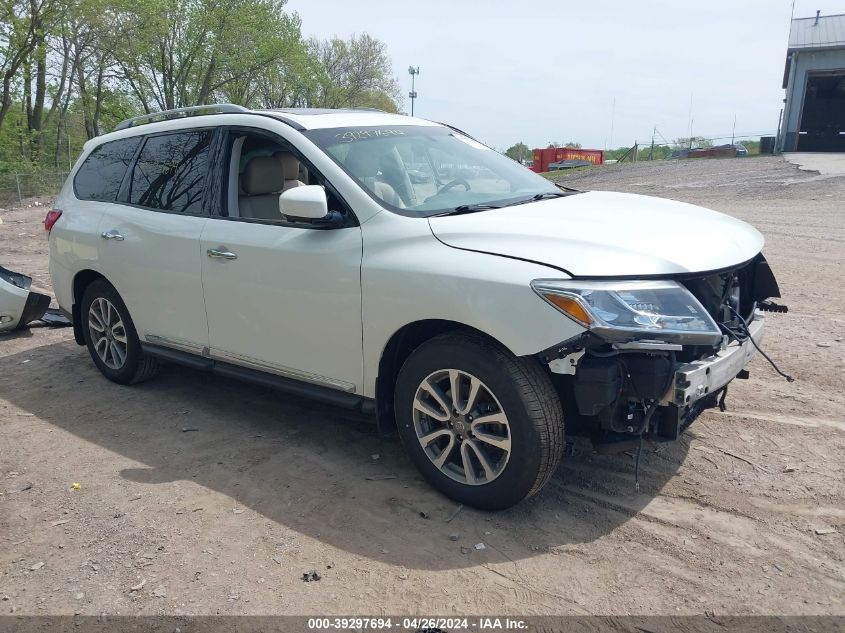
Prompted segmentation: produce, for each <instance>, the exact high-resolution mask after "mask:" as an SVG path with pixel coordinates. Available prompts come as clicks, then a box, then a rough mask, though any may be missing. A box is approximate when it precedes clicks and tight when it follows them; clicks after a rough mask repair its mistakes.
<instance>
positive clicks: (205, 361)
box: [141, 343, 375, 413]
mask: <svg viewBox="0 0 845 633" xmlns="http://www.w3.org/2000/svg"><path fill="white" fill-rule="evenodd" d="M141 349H142V350H143V351H144V353H145V354H149V355H150V356H154V357H155V358H160V359H161V360H166V361H170V362H173V363H178V364H180V365H185V366H187V367H191V368H193V369H199V370H203V371H210V372H212V373H214V374H218V375H220V376H226V377H229V378H235V379H237V380H243V381H245V382H251V383H253V384H257V385H263V386H265V387H271V388H272V389H277V390H279V391H283V392H285V393H289V394H292V395H296V396H301V397H305V398H311V399H313V400H319V401H321V402H325V403H327V404H331V405H334V406H338V407H343V408H347V409H358V410H360V411H362V412H364V413H370V412H372V411H374V410H375V404H374V401H373V399H372V398H365V397H363V396H360V395H356V394H351V393H345V392H343V391H337V390H336V389H331V388H330V387H323V386H321V385H314V384H311V383H308V382H303V381H300V380H294V379H293V378H286V377H284V376H277V375H276V374H270V373H267V372H262V371H258V370H255V369H249V368H247V367H241V366H240V365H233V364H231V363H224V362H222V361H219V360H214V359H212V358H206V357H204V356H198V355H197V354H191V353H190V352H183V351H181V350H176V349H171V348H169V347H161V346H159V345H150V344H147V343H142V344H141Z"/></svg>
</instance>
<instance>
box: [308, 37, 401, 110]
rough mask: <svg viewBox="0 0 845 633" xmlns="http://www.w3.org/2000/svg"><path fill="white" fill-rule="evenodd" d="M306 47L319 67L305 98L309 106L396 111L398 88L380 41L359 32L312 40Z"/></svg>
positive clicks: (398, 102)
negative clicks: (345, 38)
mask: <svg viewBox="0 0 845 633" xmlns="http://www.w3.org/2000/svg"><path fill="white" fill-rule="evenodd" d="M308 48H309V51H310V53H311V55H312V56H313V58H314V59H315V60H316V61H317V64H318V67H319V70H320V74H319V76H318V78H317V82H316V86H315V89H314V90H313V91H312V93H311V94H310V95H309V96H308V99H307V101H308V104H309V105H311V106H313V107H318V108H343V107H356V106H357V107H375V108H379V109H383V110H385V109H386V110H388V111H390V112H397V111H398V110H399V106H400V105H401V100H402V97H401V91H400V88H399V84H398V82H397V81H396V79H395V77H393V69H392V64H391V62H390V57H389V56H388V54H387V47H386V46H385V44H384V43H383V42H381V41H379V40H377V39H375V38H374V37H372V36H371V35H368V34H367V33H362V34H361V35H353V36H352V37H350V38H349V39H348V40H342V39H340V38H337V37H334V38H332V39H330V40H327V41H325V42H320V41H318V40H315V39H312V40H310V41H309V43H308Z"/></svg>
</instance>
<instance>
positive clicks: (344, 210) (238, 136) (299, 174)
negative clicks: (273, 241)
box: [225, 131, 355, 224]
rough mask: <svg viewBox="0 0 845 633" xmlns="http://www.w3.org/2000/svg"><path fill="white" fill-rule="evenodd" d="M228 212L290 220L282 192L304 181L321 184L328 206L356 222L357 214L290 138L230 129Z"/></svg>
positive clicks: (284, 221)
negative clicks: (302, 157)
mask: <svg viewBox="0 0 845 633" xmlns="http://www.w3.org/2000/svg"><path fill="white" fill-rule="evenodd" d="M228 142H229V143H230V153H229V156H230V158H229V161H228V165H227V167H228V176H227V177H226V178H225V182H226V183H228V184H227V188H228V193H227V195H226V205H225V206H226V212H225V215H227V216H228V217H230V218H244V219H249V220H263V221H265V222H276V223H284V224H287V223H291V222H292V220H291V218H286V217H284V216H283V215H282V213H281V211H280V210H279V196H280V195H281V194H282V193H283V192H285V191H288V190H289V189H292V188H295V187H302V186H304V185H321V186H322V187H323V188H324V189H325V191H326V198H327V202H328V208H329V210H330V211H336V212H338V213H340V214H341V215H343V216H344V217H346V218H347V220H348V222H351V223H354V221H355V220H354V216H352V214H351V213H350V212H349V211H348V207H347V205H346V204H345V203H344V202H343V201H342V200H341V199H340V197H339V196H338V195H337V192H336V191H335V190H334V188H333V187H332V186H331V185H330V183H328V182H327V181H326V180H325V179H324V178H323V177H322V176H321V175H320V174H318V173H316V172H315V171H312V170H311V169H309V167H308V165H306V164H305V163H304V162H302V161H301V160H300V156H299V155H298V154H297V152H296V151H295V150H294V149H293V147H292V146H291V145H290V144H289V143H288V142H287V141H284V140H282V139H280V138H277V137H275V136H272V135H269V134H261V133H257V132H248V131H243V132H241V131H231V132H230V136H229V141H228Z"/></svg>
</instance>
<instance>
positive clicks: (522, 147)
mask: <svg viewBox="0 0 845 633" xmlns="http://www.w3.org/2000/svg"><path fill="white" fill-rule="evenodd" d="M505 156H508V157H510V158H512V159H514V160H515V161H517V162H522V161H526V160H531V159H532V158H534V152H533V151H532V150H531V149H530V148H529V147H528V146H527V145H526V144H525V143H523V142H521V141H520V142H519V143H516V144H515V145H511V146H510V147H509V148H507V149H506V150H505Z"/></svg>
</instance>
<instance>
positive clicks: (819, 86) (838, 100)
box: [798, 71, 845, 152]
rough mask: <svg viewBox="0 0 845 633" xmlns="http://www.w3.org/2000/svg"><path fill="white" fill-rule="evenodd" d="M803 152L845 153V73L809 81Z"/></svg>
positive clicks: (801, 135)
mask: <svg viewBox="0 0 845 633" xmlns="http://www.w3.org/2000/svg"><path fill="white" fill-rule="evenodd" d="M798 151H799V152H845V71H837V72H830V73H813V74H811V75H810V76H809V77H808V78H807V88H806V90H805V92H804V109H803V110H802V114H801V131H800V133H799V136H798Z"/></svg>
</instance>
